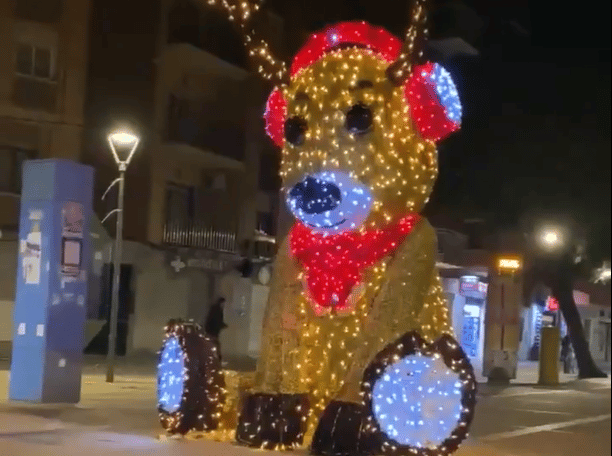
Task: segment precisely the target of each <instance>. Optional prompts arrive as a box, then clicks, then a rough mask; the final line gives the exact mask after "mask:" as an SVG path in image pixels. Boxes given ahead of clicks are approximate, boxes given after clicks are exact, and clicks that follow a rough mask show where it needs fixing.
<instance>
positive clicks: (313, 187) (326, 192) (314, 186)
mask: <svg viewBox="0 0 612 456" xmlns="http://www.w3.org/2000/svg"><path fill="white" fill-rule="evenodd" d="M289 197H290V198H291V199H293V200H294V201H295V208H296V209H298V210H301V211H303V212H304V213H306V214H322V213H323V212H327V211H331V210H333V209H335V208H336V207H337V206H338V205H339V204H340V202H341V201H342V196H341V193H340V189H339V188H338V187H337V186H336V185H334V184H332V183H331V182H325V181H321V180H319V179H315V178H312V177H307V178H306V179H304V180H303V181H302V182H300V183H298V184H296V185H295V186H294V187H293V188H292V189H291V191H290V192H289Z"/></svg>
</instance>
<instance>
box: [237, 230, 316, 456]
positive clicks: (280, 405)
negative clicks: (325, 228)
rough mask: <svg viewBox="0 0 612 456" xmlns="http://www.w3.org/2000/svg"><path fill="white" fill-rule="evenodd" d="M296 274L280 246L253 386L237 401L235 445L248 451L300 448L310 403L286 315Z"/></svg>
mask: <svg viewBox="0 0 612 456" xmlns="http://www.w3.org/2000/svg"><path fill="white" fill-rule="evenodd" d="M297 277H298V271H297V268H296V266H295V264H294V263H293V260H292V259H291V258H290V256H289V253H288V246H287V243H286V242H285V243H284V244H283V245H282V246H281V249H280V250H279V254H278V256H277V260H276V262H275V265H274V277H273V279H272V283H271V287H270V295H269V298H268V304H267V307H266V312H265V316H264V325H263V332H262V347H261V348H262V349H261V355H260V359H259V362H258V365H257V372H256V376H255V377H256V378H255V387H254V388H253V390H252V391H250V392H249V393H248V394H247V395H246V396H245V397H244V398H243V400H242V405H241V410H240V414H239V419H238V428H237V429H236V440H237V441H238V442H239V443H242V444H244V445H248V446H251V447H263V448H269V449H274V448H283V447H293V446H296V445H300V444H301V443H302V440H303V437H304V428H305V420H306V417H307V416H308V410H309V403H308V396H307V394H306V392H305V391H301V390H300V381H299V380H300V379H299V372H297V369H296V368H295V364H296V356H297V353H298V347H299V340H300V335H299V333H298V332H297V331H296V329H295V327H294V325H292V324H291V322H288V321H287V316H288V315H292V314H294V311H295V309H294V306H295V303H296V302H298V299H299V296H300V294H301V287H302V285H301V283H300V282H299V281H298V280H297Z"/></svg>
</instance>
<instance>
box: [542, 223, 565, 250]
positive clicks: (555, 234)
mask: <svg viewBox="0 0 612 456" xmlns="http://www.w3.org/2000/svg"><path fill="white" fill-rule="evenodd" d="M540 243H541V244H542V246H543V247H544V248H546V249H547V250H557V249H559V248H560V247H562V246H563V243H564V242H563V234H562V233H561V231H560V230H559V229H556V228H546V229H544V230H542V232H541V234H540Z"/></svg>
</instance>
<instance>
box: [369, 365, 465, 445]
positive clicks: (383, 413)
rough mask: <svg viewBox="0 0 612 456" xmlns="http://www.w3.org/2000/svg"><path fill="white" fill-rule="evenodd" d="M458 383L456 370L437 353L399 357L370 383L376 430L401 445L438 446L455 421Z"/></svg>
mask: <svg viewBox="0 0 612 456" xmlns="http://www.w3.org/2000/svg"><path fill="white" fill-rule="evenodd" d="M462 387H463V383H462V381H461V380H460V378H459V374H458V373H456V372H453V371H452V370H451V369H449V368H448V367H447V366H446V364H444V361H443V360H442V358H441V357H439V356H438V357H429V356H426V355H421V354H416V355H409V356H406V357H404V358H402V359H401V360H399V361H398V362H396V363H394V364H391V365H390V366H388V367H387V368H386V369H385V371H384V373H383V375H382V376H381V377H380V378H379V379H378V381H377V382H376V383H375V385H374V390H373V398H372V401H373V404H372V405H373V409H374V415H375V417H376V420H377V421H378V425H379V427H380V430H381V431H382V432H384V433H385V434H386V435H387V437H389V438H390V439H392V440H395V441H396V442H398V443H399V444H402V445H407V446H411V447H414V448H431V449H433V448H435V447H438V446H440V445H441V444H442V443H443V442H444V440H446V439H447V438H449V437H450V436H451V433H452V431H453V430H454V429H455V428H456V427H457V425H458V423H459V419H460V416H461V412H462V405H461V399H462V394H463V391H462Z"/></svg>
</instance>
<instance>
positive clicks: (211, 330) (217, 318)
mask: <svg viewBox="0 0 612 456" xmlns="http://www.w3.org/2000/svg"><path fill="white" fill-rule="evenodd" d="M225 328H227V325H226V324H225V322H224V321H223V301H217V302H215V303H214V304H213V305H212V306H211V307H210V310H209V311H208V316H207V317H206V322H205V323H204V331H206V334H208V335H209V336H211V337H219V334H221V331H222V330H223V329H225Z"/></svg>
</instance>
